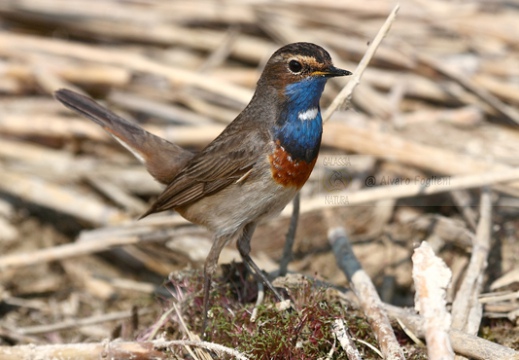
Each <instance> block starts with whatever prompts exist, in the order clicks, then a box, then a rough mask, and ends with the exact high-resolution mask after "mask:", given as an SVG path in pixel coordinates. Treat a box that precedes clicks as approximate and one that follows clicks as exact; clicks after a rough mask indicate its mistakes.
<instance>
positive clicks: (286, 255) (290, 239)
mask: <svg viewBox="0 0 519 360" xmlns="http://www.w3.org/2000/svg"><path fill="white" fill-rule="evenodd" d="M292 203H293V206H294V207H293V210H292V217H291V218H290V225H289V227H288V232H287V236H286V239H285V247H284V248H283V257H281V261H280V264H279V276H285V275H286V274H287V268H288V263H289V262H290V260H292V254H293V253H292V248H293V247H294V239H295V237H296V230H297V223H298V221H299V205H300V203H301V196H300V193H299V192H298V193H297V194H296V197H295V198H294V200H293V201H292Z"/></svg>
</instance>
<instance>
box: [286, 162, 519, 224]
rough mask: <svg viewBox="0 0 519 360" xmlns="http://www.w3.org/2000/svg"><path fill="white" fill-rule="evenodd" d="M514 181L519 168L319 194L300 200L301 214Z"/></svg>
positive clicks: (288, 210) (287, 213)
mask: <svg viewBox="0 0 519 360" xmlns="http://www.w3.org/2000/svg"><path fill="white" fill-rule="evenodd" d="M517 180H519V169H509V170H504V171H495V172H485V173H480V174H472V175H463V176H454V177H445V178H438V179H437V181H436V182H431V184H430V185H429V186H424V185H423V184H422V183H421V182H417V183H410V184H408V185H405V184H403V185H389V186H379V187H376V188H372V189H365V190H359V191H355V192H352V193H350V192H348V191H338V192H334V193H329V194H324V195H319V196H316V197H314V198H313V199H310V200H303V201H302V203H301V212H303V213H305V212H310V211H316V210H322V209H326V208H330V207H337V206H350V205H359V204H365V203H369V202H374V201H380V200H384V199H400V198H405V197H413V196H417V195H431V194H437V193H441V192H447V191H452V190H459V189H471V188H477V187H481V186H488V185H494V184H498V183H505V182H511V181H517ZM283 216H290V209H285V210H284V211H283Z"/></svg>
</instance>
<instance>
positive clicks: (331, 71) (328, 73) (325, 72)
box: [312, 66, 352, 77]
mask: <svg viewBox="0 0 519 360" xmlns="http://www.w3.org/2000/svg"><path fill="white" fill-rule="evenodd" d="M351 74H352V73H351V71H348V70H343V69H339V68H336V67H335V66H329V67H327V68H325V69H322V70H317V71H314V72H313V73H312V75H313V76H324V77H335V76H347V75H351Z"/></svg>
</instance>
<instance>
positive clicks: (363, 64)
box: [323, 4, 400, 122]
mask: <svg viewBox="0 0 519 360" xmlns="http://www.w3.org/2000/svg"><path fill="white" fill-rule="evenodd" d="M398 9H400V5H399V4H397V5H396V6H395V7H394V8H393V11H391V13H390V14H389V16H388V17H387V19H386V22H385V23H384V25H382V27H381V28H380V30H379V31H378V33H377V35H376V36H375V38H374V39H373V42H372V43H371V44H370V45H369V47H368V50H367V51H366V53H365V54H364V56H363V57H362V60H361V61H360V62H359V65H357V68H356V69H355V71H354V72H353V77H352V78H351V79H350V81H348V83H347V84H346V86H345V87H344V88H343V89H342V90H341V92H340V93H339V94H337V96H336V97H335V99H334V100H333V101H332V103H331V105H330V106H329V107H328V109H326V111H325V112H324V116H323V121H325V122H326V121H328V119H330V117H331V116H332V114H333V113H334V112H335V110H337V109H338V108H339V107H340V106H341V105H342V104H344V102H345V101H346V100H349V99H350V98H351V94H352V93H353V89H355V87H356V86H357V85H358V84H359V83H360V78H361V77H362V74H363V73H364V70H366V68H367V66H368V64H369V62H370V61H371V59H372V58H373V55H375V51H377V48H378V46H379V45H380V43H381V42H382V40H383V39H384V37H385V36H386V34H387V33H388V31H389V29H390V28H391V25H392V24H393V22H394V21H395V18H396V14H397V12H398Z"/></svg>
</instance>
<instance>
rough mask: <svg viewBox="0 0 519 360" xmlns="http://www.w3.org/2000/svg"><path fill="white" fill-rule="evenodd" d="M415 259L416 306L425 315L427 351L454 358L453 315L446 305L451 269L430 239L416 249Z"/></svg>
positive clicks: (434, 355) (444, 357)
mask: <svg viewBox="0 0 519 360" xmlns="http://www.w3.org/2000/svg"><path fill="white" fill-rule="evenodd" d="M412 259H413V282H414V284H415V287H416V297H415V299H416V301H415V302H416V304H415V307H416V308H417V309H418V310H419V312H420V315H421V316H422V317H423V318H424V322H425V325H424V327H425V339H426V341H427V355H428V356H429V358H430V359H444V360H447V359H454V352H453V351H452V345H451V343H450V341H449V336H448V330H449V328H450V324H451V315H450V314H449V312H448V311H447V309H446V304H447V300H446V296H447V292H446V289H447V287H448V286H449V284H450V281H451V278H452V273H451V271H450V270H449V268H448V267H447V265H445V262H443V260H441V259H440V258H439V257H437V256H436V254H434V251H433V249H432V248H431V246H430V245H429V243H427V241H424V242H422V244H421V245H420V246H419V247H418V248H417V249H415V251H414V254H413V257H412Z"/></svg>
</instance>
